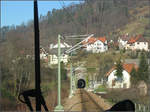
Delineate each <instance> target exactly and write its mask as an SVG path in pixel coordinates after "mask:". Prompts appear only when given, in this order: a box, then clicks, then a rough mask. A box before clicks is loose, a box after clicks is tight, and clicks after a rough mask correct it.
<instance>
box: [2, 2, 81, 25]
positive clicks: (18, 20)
mask: <svg viewBox="0 0 150 112" xmlns="http://www.w3.org/2000/svg"><path fill="white" fill-rule="evenodd" d="M80 2H81V1H64V2H63V1H61V0H59V1H38V13H39V16H40V14H42V15H46V14H47V12H48V11H52V9H53V8H55V9H61V8H62V7H63V6H68V5H69V4H71V3H74V4H78V3H80ZM32 19H33V1H1V27H3V26H8V25H15V26H16V25H20V24H22V23H25V24H26V23H27V22H28V21H29V20H32Z"/></svg>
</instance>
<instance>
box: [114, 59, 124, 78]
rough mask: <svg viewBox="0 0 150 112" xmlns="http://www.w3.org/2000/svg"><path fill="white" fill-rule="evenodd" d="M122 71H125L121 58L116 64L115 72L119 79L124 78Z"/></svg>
mask: <svg viewBox="0 0 150 112" xmlns="http://www.w3.org/2000/svg"><path fill="white" fill-rule="evenodd" d="M122 71H123V67H122V63H121V59H119V60H118V62H117V64H116V73H115V75H116V76H117V80H122V76H123V74H122Z"/></svg>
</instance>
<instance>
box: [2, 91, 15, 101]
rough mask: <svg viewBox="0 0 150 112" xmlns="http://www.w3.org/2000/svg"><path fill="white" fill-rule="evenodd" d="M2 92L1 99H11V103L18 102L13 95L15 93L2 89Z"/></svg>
mask: <svg viewBox="0 0 150 112" xmlns="http://www.w3.org/2000/svg"><path fill="white" fill-rule="evenodd" d="M0 91H1V97H2V98H6V99H9V100H10V101H15V100H16V98H15V96H13V95H12V94H13V93H11V92H9V91H8V90H7V89H5V88H0Z"/></svg>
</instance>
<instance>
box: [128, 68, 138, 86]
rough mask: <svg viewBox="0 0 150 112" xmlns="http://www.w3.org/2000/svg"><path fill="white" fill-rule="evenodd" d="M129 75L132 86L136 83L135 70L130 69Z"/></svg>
mask: <svg viewBox="0 0 150 112" xmlns="http://www.w3.org/2000/svg"><path fill="white" fill-rule="evenodd" d="M130 75H131V84H132V86H134V85H135V84H137V82H138V76H137V71H136V69H135V68H132V71H131V73H130Z"/></svg>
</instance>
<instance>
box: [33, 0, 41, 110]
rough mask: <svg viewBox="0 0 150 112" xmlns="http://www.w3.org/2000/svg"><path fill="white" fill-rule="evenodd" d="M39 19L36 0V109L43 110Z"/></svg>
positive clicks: (35, 1) (35, 0)
mask: <svg viewBox="0 0 150 112" xmlns="http://www.w3.org/2000/svg"><path fill="white" fill-rule="evenodd" d="M39 38H40V37H39V21H38V9H37V0H34V40H35V48H34V50H35V90H36V93H37V95H36V111H41V104H40V102H41V101H40V95H41V88H40V83H41V80H40V47H39V45H40V40H39Z"/></svg>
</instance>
